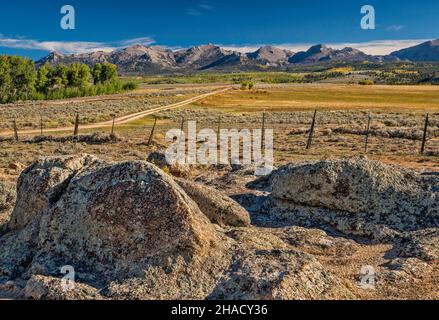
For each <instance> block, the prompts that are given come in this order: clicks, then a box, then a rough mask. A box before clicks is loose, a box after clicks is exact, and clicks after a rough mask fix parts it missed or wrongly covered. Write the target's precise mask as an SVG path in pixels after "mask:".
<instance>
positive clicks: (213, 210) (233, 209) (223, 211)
mask: <svg viewBox="0 0 439 320" xmlns="http://www.w3.org/2000/svg"><path fill="white" fill-rule="evenodd" d="M177 182H178V184H179V185H180V187H182V188H183V190H184V191H185V192H186V193H187V194H188V195H189V197H191V198H192V199H193V200H194V201H195V202H196V203H197V205H198V207H199V208H200V209H201V211H202V212H203V213H204V214H205V215H206V216H207V217H208V218H209V220H210V221H211V222H212V223H216V224H219V225H220V226H233V227H248V226H250V216H249V214H248V212H247V211H246V210H245V209H244V208H243V207H241V206H240V205H239V204H238V203H237V202H235V201H234V200H232V199H231V198H230V197H228V196H227V195H226V194H224V193H222V192H221V191H219V190H216V189H214V188H211V187H208V186H205V185H202V184H199V183H197V182H193V181H189V180H183V179H178V180H177Z"/></svg>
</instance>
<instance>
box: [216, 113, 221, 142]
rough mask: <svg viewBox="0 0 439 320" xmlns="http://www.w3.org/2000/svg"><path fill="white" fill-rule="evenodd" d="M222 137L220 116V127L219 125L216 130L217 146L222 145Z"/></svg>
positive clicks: (219, 119)
mask: <svg viewBox="0 0 439 320" xmlns="http://www.w3.org/2000/svg"><path fill="white" fill-rule="evenodd" d="M220 137H221V116H220V117H218V127H217V130H216V140H217V146H219V145H220V142H221V138H220Z"/></svg>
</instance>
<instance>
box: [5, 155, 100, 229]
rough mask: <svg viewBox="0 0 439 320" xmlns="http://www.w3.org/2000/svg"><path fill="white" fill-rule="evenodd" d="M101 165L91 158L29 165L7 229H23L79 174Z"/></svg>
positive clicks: (19, 180) (83, 157) (39, 162)
mask: <svg viewBox="0 0 439 320" xmlns="http://www.w3.org/2000/svg"><path fill="white" fill-rule="evenodd" d="M100 163H101V162H100V161H99V160H98V159H96V158H95V157H93V156H90V155H80V156H69V157H66V158H46V159H43V160H40V161H38V162H36V163H34V164H33V165H31V166H30V167H29V168H27V169H26V170H24V171H23V172H22V174H21V175H20V177H19V179H18V183H17V202H16V205H15V208H14V211H13V212H12V217H11V220H10V222H9V225H8V227H9V228H10V229H12V230H17V229H20V228H22V227H24V226H25V225H26V224H27V223H28V222H29V221H31V220H32V218H33V217H36V216H38V215H41V213H42V212H43V211H44V210H45V209H47V208H48V207H49V206H50V204H51V203H53V202H55V201H56V200H57V198H58V197H59V195H60V194H62V192H63V191H64V189H65V188H66V187H67V185H68V183H69V180H70V179H71V178H72V177H73V176H74V175H75V174H76V173H77V172H78V171H80V170H84V169H85V168H87V167H90V166H95V165H97V164H100Z"/></svg>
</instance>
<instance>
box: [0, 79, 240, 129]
mask: <svg viewBox="0 0 439 320" xmlns="http://www.w3.org/2000/svg"><path fill="white" fill-rule="evenodd" d="M231 89H232V88H231V87H227V88H223V89H220V90H216V91H213V92H209V93H205V94H202V95H199V96H196V97H193V98H190V99H187V100H184V101H181V102H177V103H173V104H170V105H166V106H161V107H157V108H152V109H149V110H145V111H141V112H137V113H133V114H129V115H126V116H123V117H119V118H116V119H115V124H116V125H118V124H124V123H128V122H130V121H134V120H137V119H141V118H144V117H146V116H149V115H152V114H154V113H157V112H160V111H165V110H171V109H176V108H180V107H184V106H186V105H188V104H191V103H193V102H196V101H199V100H201V99H204V98H207V97H209V96H213V95H217V94H221V93H224V92H226V91H228V90H231ZM112 125H113V120H110V121H104V122H96V123H91V124H86V125H81V126H80V128H81V129H96V128H105V127H111V126H112ZM73 130H74V127H73V126H69V127H60V128H47V129H44V133H49V132H63V131H73ZM40 132H41V130H40V129H30V130H21V131H18V134H39V133H40ZM11 134H13V131H11V130H9V131H3V132H0V136H6V135H11Z"/></svg>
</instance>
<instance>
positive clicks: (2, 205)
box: [0, 181, 16, 235]
mask: <svg viewBox="0 0 439 320" xmlns="http://www.w3.org/2000/svg"><path fill="white" fill-rule="evenodd" d="M15 198H16V192H15V186H14V185H12V184H10V183H5V182H1V181H0V235H1V234H2V233H3V232H4V231H5V230H6V225H7V221H8V220H9V218H10V213H11V210H12V207H13V206H14V203H15Z"/></svg>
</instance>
